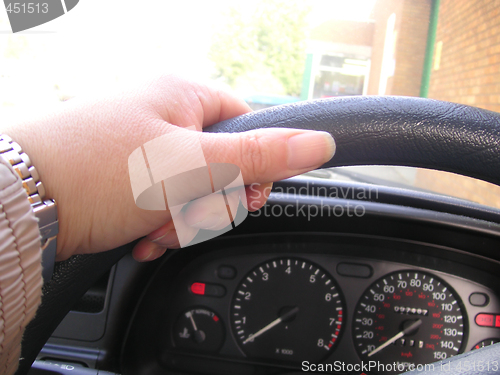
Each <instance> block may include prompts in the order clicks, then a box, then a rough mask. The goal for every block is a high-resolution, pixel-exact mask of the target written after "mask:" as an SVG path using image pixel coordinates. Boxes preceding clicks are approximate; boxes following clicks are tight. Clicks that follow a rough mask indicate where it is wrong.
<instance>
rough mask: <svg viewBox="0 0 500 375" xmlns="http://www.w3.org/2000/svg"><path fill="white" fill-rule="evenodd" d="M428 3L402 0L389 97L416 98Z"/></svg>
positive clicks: (425, 42) (420, 72) (418, 93)
mask: <svg viewBox="0 0 500 375" xmlns="http://www.w3.org/2000/svg"><path fill="white" fill-rule="evenodd" d="M430 12H431V0H405V2H404V4H403V9H402V13H401V24H400V27H399V29H398V39H397V45H396V69H395V73H394V78H393V82H392V89H391V92H390V94H391V95H405V96H419V95H420V85H421V82H422V71H423V67H424V59H425V48H426V45H427V32H428V30H429V17H430Z"/></svg>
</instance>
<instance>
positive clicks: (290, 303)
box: [158, 244, 500, 374]
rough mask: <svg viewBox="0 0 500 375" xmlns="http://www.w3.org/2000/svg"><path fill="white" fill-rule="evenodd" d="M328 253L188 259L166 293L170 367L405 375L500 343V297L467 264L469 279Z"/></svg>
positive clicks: (302, 248)
mask: <svg viewBox="0 0 500 375" xmlns="http://www.w3.org/2000/svg"><path fill="white" fill-rule="evenodd" d="M328 247H329V245H328V244H316V245H306V244H295V245H290V244H283V245H279V244H278V245H276V244H274V245H272V246H268V247H267V248H266V246H265V245H263V246H260V247H259V249H254V250H253V251H243V252H242V251H241V249H240V250H239V251H238V250H236V249H233V250H232V251H231V250H226V251H222V252H219V253H218V254H217V255H214V254H210V255H206V256H201V257H199V258H196V259H194V260H193V261H192V262H190V263H188V264H187V265H186V266H185V267H183V268H182V270H181V271H179V272H178V274H177V275H176V276H175V279H174V280H175V281H174V282H173V283H172V285H173V286H172V287H171V288H170V289H169V290H168V292H166V293H165V295H163V296H161V298H164V299H165V301H166V305H167V306H168V309H166V310H165V315H164V316H163V319H162V320H163V321H162V323H161V324H160V325H159V327H158V329H159V330H160V331H161V332H162V336H163V337H164V340H163V344H162V347H161V349H160V350H161V358H162V361H163V363H164V365H166V366H167V367H176V363H177V364H178V362H177V361H176V358H178V356H179V355H185V356H187V357H188V358H189V357H192V358H195V357H196V358H197V360H201V361H203V360H206V361H211V362H213V361H214V360H215V361H220V362H221V363H228V364H232V365H234V364H238V365H240V366H243V367H244V366H245V365H252V366H260V367H259V368H261V369H262V372H261V373H276V371H277V370H279V369H280V368H282V369H283V371H290V370H291V369H294V370H306V369H308V370H312V369H319V368H323V369H325V368H326V369H330V370H331V372H332V373H334V372H335V371H336V370H340V369H342V370H345V369H353V370H354V369H359V368H363V367H359V366H360V365H361V364H368V363H372V365H373V368H370V369H371V370H372V371H371V372H370V373H373V374H395V373H401V372H404V371H406V370H409V369H410V370H411V369H418V368H422V366H424V365H426V364H430V363H433V362H436V361H439V360H442V359H446V358H449V357H451V356H454V355H457V354H459V353H463V352H466V351H470V350H475V349H478V348H481V347H484V346H486V345H491V344H493V343H495V342H497V341H499V340H500V300H499V298H498V297H497V295H496V292H495V291H494V290H492V289H490V288H489V287H488V286H485V285H482V284H481V283H478V282H476V281H473V280H471V279H467V278H466V277H463V275H459V274H461V273H462V274H463V273H464V272H463V271H464V267H463V266H461V267H457V273H458V275H457V274H453V272H450V270H451V271H453V264H452V263H450V262H449V261H447V262H448V263H447V266H446V267H444V269H445V271H443V270H441V269H440V267H439V264H440V262H439V261H436V260H435V259H433V258H432V257H428V256H422V255H417V256H415V257H413V258H411V257H410V258H408V259H410V260H411V261H410V262H408V263H405V262H401V261H399V260H400V259H394V260H388V259H380V257H376V256H374V257H370V256H367V255H369V254H370V251H369V249H366V248H365V249H364V251H363V252H362V254H364V256H363V257H360V256H359V255H360V254H359V253H356V251H354V250H353V251H351V250H350V249H349V248H346V249H344V251H331V249H330V250H329V251H325V249H327V248H328ZM373 254H375V252H373ZM419 260H420V261H422V264H423V266H421V265H419V264H418V262H419ZM415 263H417V264H415ZM432 264H434V265H435V266H436V267H435V268H430V267H429V265H432ZM458 270H460V272H458ZM469 271H470V272H469V275H473V273H474V272H475V271H474V270H472V269H471V270H469ZM375 364H376V366H374V365H375ZM327 365H330V367H327ZM318 366H320V367H318ZM321 366H323V367H321ZM356 366H358V367H356ZM181 367H182V366H181ZM266 369H267V370H269V372H266ZM273 371H274V372H273ZM358 373H359V372H358Z"/></svg>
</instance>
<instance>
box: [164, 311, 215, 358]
mask: <svg viewBox="0 0 500 375" xmlns="http://www.w3.org/2000/svg"><path fill="white" fill-rule="evenodd" d="M173 337H174V343H175V346H176V347H178V348H184V349H190V350H196V351H200V352H216V351H218V350H219V349H220V347H221V345H222V343H223V341H224V325H223V324H222V321H221V319H220V318H219V316H218V315H217V314H216V313H215V312H214V311H212V310H209V309H207V308H205V307H193V308H190V309H188V310H187V311H184V312H183V313H182V314H181V315H180V316H179V317H178V318H177V321H176V323H175V324H174V327H173Z"/></svg>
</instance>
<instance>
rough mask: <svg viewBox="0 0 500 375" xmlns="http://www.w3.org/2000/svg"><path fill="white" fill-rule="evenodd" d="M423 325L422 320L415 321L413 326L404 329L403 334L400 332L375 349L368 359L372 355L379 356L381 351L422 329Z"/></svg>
mask: <svg viewBox="0 0 500 375" xmlns="http://www.w3.org/2000/svg"><path fill="white" fill-rule="evenodd" d="M421 324H422V320H421V319H418V320H415V321H414V322H413V323H412V324H410V325H409V326H408V327H406V328H405V329H403V330H402V331H401V332H399V333H398V334H396V335H395V336H393V337H391V338H390V339H389V340H387V341H386V342H384V343H383V344H382V345H380V346H379V347H378V348H377V349H373V350H372V351H371V352H370V353H368V357H371V356H372V355H374V354H377V353H378V352H379V351H381V350H382V349H384V348H386V347H388V346H389V345H391V344H392V343H393V342H394V341H396V340H399V339H400V338H401V337H403V336H404V335H408V334H409V333H411V332H412V331H414V330H415V329H417V328H418V327H420V325H421Z"/></svg>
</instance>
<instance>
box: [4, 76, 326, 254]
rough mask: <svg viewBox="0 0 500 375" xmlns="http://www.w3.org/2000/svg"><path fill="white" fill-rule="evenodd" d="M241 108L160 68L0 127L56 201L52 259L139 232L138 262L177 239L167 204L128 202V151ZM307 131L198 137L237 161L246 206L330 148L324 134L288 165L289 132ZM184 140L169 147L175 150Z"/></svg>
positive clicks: (209, 150) (214, 156)
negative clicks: (121, 86) (305, 158)
mask: <svg viewBox="0 0 500 375" xmlns="http://www.w3.org/2000/svg"><path fill="white" fill-rule="evenodd" d="M249 111H250V108H249V107H248V105H247V104H246V103H245V102H244V101H243V100H241V99H238V98H237V97H235V96H233V95H232V94H230V93H227V92H225V91H221V90H220V89H217V88H214V87H210V86H207V85H204V84H201V83H196V82H191V81H189V80H186V79H184V78H181V77H178V76H172V75H168V76H162V77H159V78H156V79H154V80H151V81H148V82H146V83H144V84H142V85H139V86H136V87H133V88H131V89H129V90H127V91H122V92H120V93H115V94H112V95H110V96H106V97H103V98H98V99H92V100H89V99H79V98H75V99H72V100H70V101H68V102H66V103H64V104H63V105H62V106H61V109H60V110H59V111H58V112H55V113H52V114H50V115H47V116H45V117H44V118H42V119H37V120H36V121H27V122H24V123H21V124H17V125H15V126H11V127H7V128H4V129H2V132H4V133H5V134H8V135H9V136H11V137H12V139H13V140H14V141H15V142H17V143H19V144H20V145H21V146H22V147H23V150H24V151H25V152H26V153H27V154H28V155H29V157H30V158H31V161H32V164H33V165H35V166H36V168H37V170H38V172H39V175H40V178H41V180H42V182H43V184H44V185H45V188H46V193H47V194H46V195H47V198H53V199H55V200H56V202H57V204H58V215H59V225H60V231H59V235H58V243H57V254H58V255H57V260H64V259H67V258H68V257H70V256H71V255H74V254H81V253H95V252H99V251H105V250H110V249H113V248H115V247H117V246H120V245H123V244H126V243H129V242H131V241H133V240H135V239H138V238H141V237H144V236H146V237H144V238H143V239H141V240H140V241H139V242H138V244H137V245H136V246H135V248H134V250H133V255H134V257H135V259H137V260H139V261H145V260H153V259H156V258H158V257H159V256H161V255H162V254H163V253H164V252H165V250H166V249H167V248H176V247H178V246H179V243H178V241H177V234H176V231H175V228H174V226H173V222H172V220H171V219H172V217H171V215H170V212H169V211H168V210H166V211H145V210H142V209H140V208H138V207H137V206H136V204H135V202H134V198H133V194H132V189H131V185H130V180H129V174H128V163H127V160H128V157H129V155H130V153H131V152H132V151H133V150H135V149H136V148H138V147H140V146H142V145H143V144H144V143H146V142H148V141H150V140H152V139H155V138H156V137H159V136H161V135H164V134H172V135H175V136H177V137H180V138H179V139H182V140H183V142H185V144H189V143H190V142H194V137H195V136H198V135H197V134H196V133H195V132H192V131H189V130H187V129H184V128H185V127H189V126H192V125H195V126H196V129H197V130H198V131H201V130H202V128H203V127H207V126H210V125H212V124H215V123H217V122H220V121H223V120H226V119H229V118H233V117H236V116H239V115H242V114H244V113H247V112H249ZM309 132H310V131H304V130H297V129H265V130H264V129H260V130H256V131H251V132H246V133H239V134H208V133H202V134H201V135H199V136H200V141H201V145H202V148H203V152H204V155H205V158H206V160H207V162H208V163H233V164H236V165H237V166H238V167H239V168H240V169H241V171H242V175H243V179H244V182H245V185H250V184H254V185H253V186H252V189H249V188H248V187H247V202H246V203H247V207H248V208H249V210H251V211H252V210H256V209H259V208H260V207H262V205H263V204H264V203H265V201H266V199H267V197H268V195H269V192H270V187H271V182H272V181H276V180H279V179H283V178H287V177H291V176H293V175H296V174H300V173H303V172H306V171H308V170H311V169H315V168H317V167H318V166H320V165H322V164H323V163H325V162H326V161H328V160H329V159H330V158H331V157H332V156H333V153H334V146H332V144H328V142H327V143H325V146H324V147H323V149H322V148H321V147H315V151H316V152H315V155H316V156H314V160H310V163H309V164H311V165H308V166H307V167H300V168H297V165H296V164H297V163H295V164H294V165H292V167H290V160H291V159H290V155H289V154H290V151H289V139H290V138H291V137H292V136H295V135H298V134H304V133H309ZM306 138H307V137H306ZM296 139H297V138H296ZM183 142H179V149H178V150H176V151H177V152H183V149H184V148H185V147H183ZM301 142H302V143H304V142H306V140H303V141H301ZM332 142H333V141H332ZM290 144H291V143H290ZM184 146H185V145H184ZM305 146H307V145H305ZM292 164H293V163H292ZM256 191H258V192H259V193H256ZM211 209H212V208H211V205H210V202H209V200H207V201H201V203H199V206H198V207H197V206H194V207H192V208H191V207H190V210H191V213H192V214H189V212H188V213H187V214H186V217H185V221H186V222H187V224H188V225H189V224H194V223H195V222H196V221H199V219H200V217H197V218H194V217H195V216H197V215H198V216H200V215H201V213H200V212H205V213H206V214H207V215H208V214H210V211H211ZM200 210H201V211H200ZM190 220H191V221H192V223H189V221H190Z"/></svg>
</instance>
